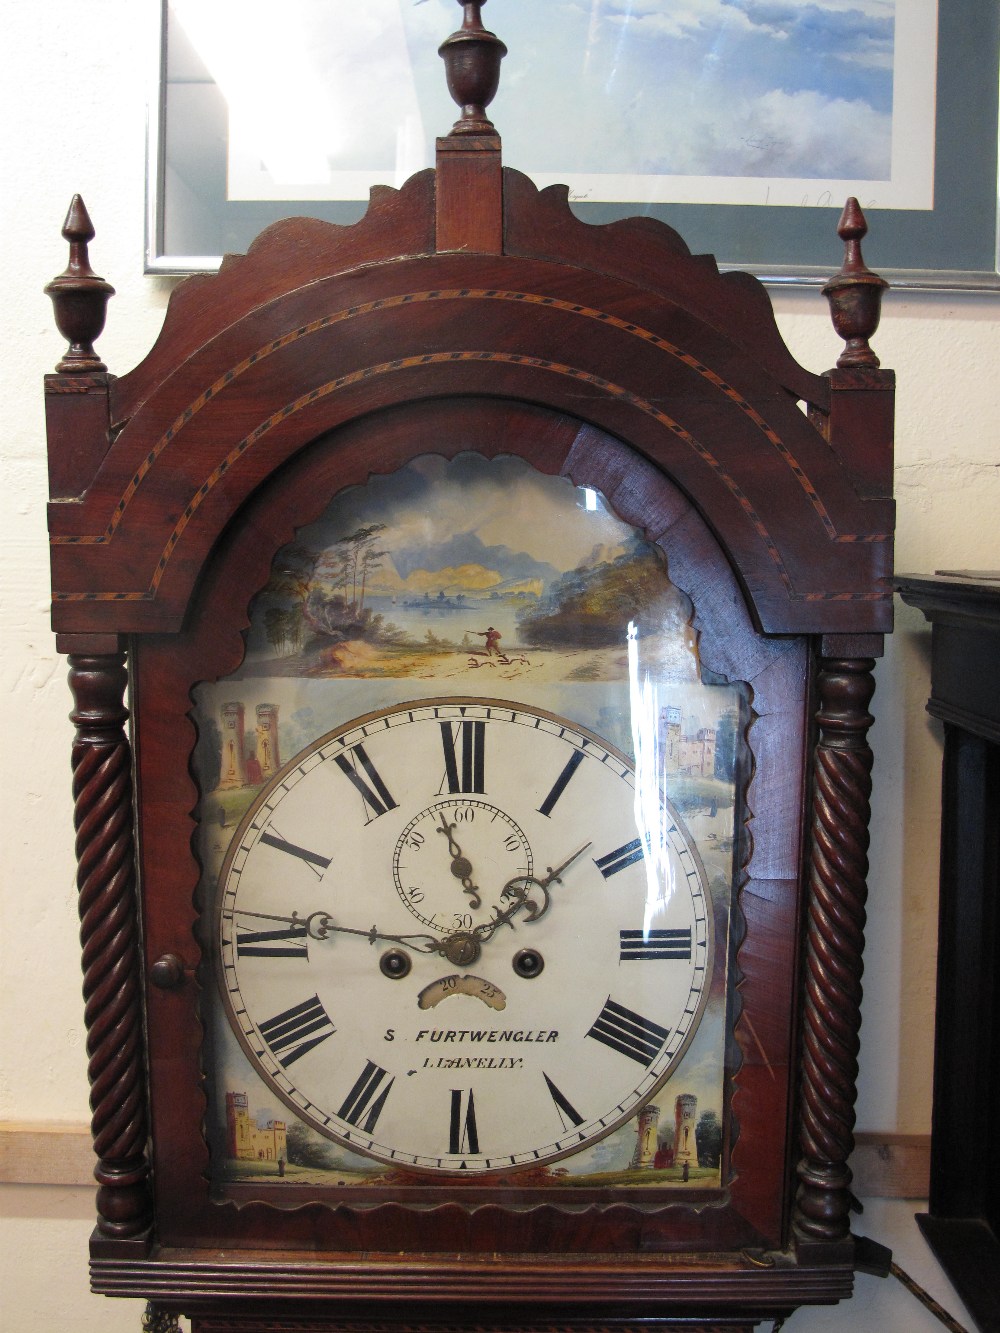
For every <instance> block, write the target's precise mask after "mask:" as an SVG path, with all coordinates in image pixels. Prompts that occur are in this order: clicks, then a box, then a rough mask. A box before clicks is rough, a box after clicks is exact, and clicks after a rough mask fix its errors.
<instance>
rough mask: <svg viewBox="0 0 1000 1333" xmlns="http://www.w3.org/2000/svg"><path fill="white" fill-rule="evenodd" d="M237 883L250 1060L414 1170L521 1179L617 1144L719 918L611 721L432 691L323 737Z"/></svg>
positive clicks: (228, 877) (276, 804)
mask: <svg viewBox="0 0 1000 1333" xmlns="http://www.w3.org/2000/svg"><path fill="white" fill-rule="evenodd" d="M220 886H221V888H220V906H219V914H218V941H219V943H218V948H219V957H220V964H221V972H222V977H223V993H224V996H225V999H226V1005H227V1009H228V1014H229V1019H230V1022H231V1023H232V1025H233V1028H234V1030H235V1031H236V1033H237V1035H238V1037H239V1038H240V1041H241V1042H242V1044H243V1047H244V1049H245V1051H246V1052H247V1054H248V1056H249V1057H250V1059H251V1061H252V1063H253V1064H254V1065H255V1067H256V1068H257V1069H258V1071H259V1072H260V1074H261V1076H262V1077H263V1078H264V1079H265V1081H266V1082H267V1083H268V1084H269V1085H270V1086H271V1087H272V1088H273V1090H274V1091H275V1093H276V1094H277V1095H278V1096H279V1097H281V1098H282V1099H283V1100H284V1101H285V1102H286V1103H287V1104H288V1105H289V1106H290V1107H291V1108H292V1109H293V1110H294V1111H295V1112H296V1113H297V1114H298V1115H299V1116H300V1117H301V1118H302V1119H303V1120H305V1121H306V1122H307V1123H309V1124H310V1125H312V1126H313V1127H315V1128H316V1129H317V1130H319V1131H320V1132H321V1133H323V1134H326V1135H328V1136H329V1137H330V1138H333V1139H336V1140H339V1141H341V1142H342V1143H344V1144H346V1145H348V1146H349V1147H351V1148H353V1149H355V1150H357V1151H360V1152H363V1153H366V1154H369V1155H371V1156H373V1157H375V1158H378V1159H379V1160H381V1161H384V1162H389V1163H393V1164H396V1165H399V1166H406V1167H408V1168H412V1169H417V1170H423V1171H427V1172H438V1173H440V1172H450V1171H458V1170H461V1171H465V1172H468V1171H470V1170H471V1171H480V1172H495V1171H510V1170H511V1169H514V1168H517V1167H519V1166H531V1165H535V1164H538V1163H542V1162H547V1161H551V1160H553V1159H555V1158H558V1157H561V1156H564V1155H566V1154H567V1153H570V1152H573V1151H576V1150H577V1149H579V1148H580V1147H581V1146H583V1145H585V1144H587V1143H588V1142H591V1141H594V1140H596V1139H599V1138H601V1137H603V1136H604V1135H605V1134H607V1133H609V1132H610V1131H611V1130H612V1129H614V1128H615V1127H616V1126H617V1125H618V1124H620V1123H621V1122H622V1121H623V1120H625V1119H627V1118H629V1117H630V1116H632V1115H634V1114H635V1113H636V1111H637V1110H638V1109H639V1108H640V1107H641V1106H642V1104H643V1103H644V1102H645V1101H647V1100H648V1099H649V1098H650V1097H651V1096H652V1095H653V1093H654V1092H655V1091H656V1089H657V1088H658V1087H659V1086H660V1084H661V1083H662V1082H663V1080H664V1079H665V1078H666V1076H667V1075H668V1074H669V1073H670V1071H671V1070H672V1069H673V1068H674V1067H675V1066H676V1064H677V1063H678V1061H679V1060H680V1058H681V1056H682V1054H683V1052H684V1050H685V1048H686V1046H687V1043H688V1041H689V1040H690V1038H691V1036H692V1035H693V1033H694V1030H695V1028H696V1026H697V1023H698V1020H699V1018H700V1016H701V1011H702V1008H703V1003H704V1001H705V999H706V992H707V985H708V978H709V976H710V966H711V953H712V927H711V911H710V907H709V902H708V896H707V889H706V885H705V879H704V871H703V870H702V868H701V864H700V861H699V859H698V856H697V853H696V852H695V851H694V848H693V845H692V843H691V840H690V838H689V837H688V835H687V833H686V831H685V829H684V827H683V824H682V822H681V820H680V818H679V816H678V815H677V813H676V812H675V811H674V810H673V809H672V807H671V806H670V805H669V803H668V802H667V801H665V800H664V799H663V797H662V794H661V793H660V792H659V791H655V792H648V791H637V790H636V780H635V772H634V769H633V767H632V765H631V764H630V763H629V761H628V760H627V759H626V758H625V757H624V756H623V755H621V754H620V753H619V752H617V751H615V750H612V749H611V748H610V747H608V746H607V745H606V744H605V743H604V742H602V741H601V740H600V739H599V738H598V737H597V736H596V735H594V734H593V733H591V732H588V731H586V730H584V729H583V728H581V727H579V726H576V725H575V724H573V723H571V722H568V721H566V720H565V719H563V718H559V717H555V716H554V715H551V714H547V713H543V712H540V711H538V710H534V709H530V708H527V707H524V706H522V705H518V704H508V703H504V702H502V701H499V700H484V699H478V700H466V699H436V700H427V701H421V702H419V703H413V704H409V705H406V706H404V707H397V708H392V709H388V710H384V711H382V712H379V713H376V714H372V715H369V716H366V717H363V718H359V719H357V720H355V721H354V722H352V723H350V724H349V725H348V726H346V727H344V728H342V729H339V730H338V731H336V732H333V733H331V734H329V735H327V736H324V737H323V738H322V739H321V740H319V741H317V742H316V743H315V744H314V745H311V746H310V747H309V748H308V749H306V750H304V751H303V752H302V753H301V754H299V755H297V756H296V757H295V758H294V759H293V760H292V761H291V762H290V763H289V764H287V765H286V766H285V768H284V769H283V770H282V771H281V773H279V774H278V776H277V777H276V778H275V779H274V780H273V781H272V782H271V783H270V784H269V785H268V786H267V787H266V788H265V789H264V790H263V791H262V792H261V794H260V796H259V797H258V798H257V800H256V801H255V802H254V804H253V806H252V807H251V808H250V810H249V811H248V813H247V815H246V817H245V819H244V820H243V822H242V823H241V825H240V827H239V829H238V830H237V832H236V835H235V837H234V839H233V842H232V844H231V847H230V851H229V853H228V855H227V857H226V861H225V864H224V866H223V870H222V875H221V879H220ZM414 889H415V890H416V900H415V895H414V894H413V892H412V890H414ZM474 900H478V901H474Z"/></svg>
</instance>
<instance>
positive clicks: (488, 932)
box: [472, 842, 593, 941]
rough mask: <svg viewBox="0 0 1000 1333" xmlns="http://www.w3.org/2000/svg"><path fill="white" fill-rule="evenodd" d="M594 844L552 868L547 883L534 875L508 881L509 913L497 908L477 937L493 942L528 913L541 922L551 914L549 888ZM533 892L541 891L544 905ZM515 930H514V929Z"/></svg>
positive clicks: (504, 893) (475, 932) (476, 932)
mask: <svg viewBox="0 0 1000 1333" xmlns="http://www.w3.org/2000/svg"><path fill="white" fill-rule="evenodd" d="M592 846H593V843H590V842H585V843H584V845H583V846H582V847H581V848H579V850H577V851H575V852H574V853H573V855H572V856H567V858H566V860H565V861H563V862H562V863H561V864H560V865H557V866H556V867H555V868H554V869H553V868H552V867H551V866H550V867H549V869H548V873H547V874H546V875H545V877H544V879H536V878H535V877H534V875H517V876H515V878H514V879H511V880H508V881H507V883H506V884H505V885H504V887H503V891H502V893H501V895H500V896H501V897H502V898H511V899H513V902H512V903H511V905H510V907H508V908H507V909H506V911H501V910H500V908H499V907H497V908H494V911H495V916H493V918H492V919H491V920H489V921H484V922H483V923H482V924H481V925H478V926H476V928H475V930H473V932H472V933H473V935H475V937H476V939H478V940H480V941H484V940H488V939H492V937H493V935H494V934H495V933H496V932H497V930H499V928H500V927H501V926H509V925H510V924H511V921H512V920H513V918H514V917H515V916H517V914H518V913H519V912H520V911H522V910H524V911H526V912H527V917H526V919H527V920H528V921H537V920H538V918H539V917H540V916H544V915H545V913H546V912H547V911H548V910H549V904H550V902H551V898H550V896H549V885H550V884H555V883H558V882H559V876H560V875H561V874H562V873H563V871H564V870H566V869H567V868H568V867H569V866H571V865H572V864H573V862H574V861H576V860H577V859H578V858H579V857H581V856H582V855H583V854H584V852H585V851H586V850H587V849H588V847H592ZM532 889H541V891H542V902H541V904H539V903H537V902H536V901H535V900H534V898H533V897H532ZM511 928H512V929H513V927H511Z"/></svg>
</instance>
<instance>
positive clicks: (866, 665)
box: [794, 657, 875, 1241]
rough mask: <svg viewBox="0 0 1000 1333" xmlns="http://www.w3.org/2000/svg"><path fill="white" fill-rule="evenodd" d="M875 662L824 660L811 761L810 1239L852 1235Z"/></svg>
mask: <svg viewBox="0 0 1000 1333" xmlns="http://www.w3.org/2000/svg"><path fill="white" fill-rule="evenodd" d="M874 665H875V662H874V659H872V658H869V657H864V658H824V659H823V660H822V661H821V663H820V674H819V681H818V685H819V711H818V712H817V715H816V718H817V722H818V724H819V739H818V741H817V744H816V749H815V752H814V758H813V797H812V827H811V846H810V852H809V906H808V918H807V923H806V964H805V970H806V975H805V1006H804V1014H803V1054H802V1085H801V1095H800V1110H799V1139H800V1146H801V1150H802V1157H801V1160H800V1161H799V1164H798V1168H797V1170H798V1177H799V1188H798V1193H797V1196H796V1205H795V1218H794V1222H795V1229H796V1231H797V1233H798V1234H799V1235H800V1236H801V1237H803V1238H807V1239H811V1240H827V1241H835V1240H843V1239H845V1238H846V1237H847V1236H848V1235H849V1233H850V1222H849V1212H850V1206H851V1192H850V1186H851V1172H850V1169H849V1167H848V1165H847V1159H848V1158H849V1157H850V1155H851V1151H852V1149H853V1147H854V1101H855V1097H856V1095H857V1088H856V1083H857V1075H858V1059H857V1057H858V1045H859V1042H858V1033H859V1030H860V1027H861V972H862V961H861V952H862V948H863V946H864V930H865V900H866V898H867V892H868V890H867V876H868V820H869V816H870V813H871V806H870V798H871V785H872V784H871V769H872V752H871V749H870V748H869V746H868V740H867V735H868V729H869V727H870V726H871V724H872V721H873V719H872V717H871V715H870V714H869V712H868V705H869V703H870V702H871V698H872V694H873V693H874V691H875V682H874V680H873V678H872V674H871V672H872V668H873V667H874Z"/></svg>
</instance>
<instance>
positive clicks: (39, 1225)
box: [0, 0, 1000, 1333]
mask: <svg viewBox="0 0 1000 1333" xmlns="http://www.w3.org/2000/svg"><path fill="white" fill-rule="evenodd" d="M155 9H156V4H155V3H154V0H91V3H90V4H87V5H81V4H80V3H79V2H78V0H45V3H40V4H37V5H25V4H20V5H19V4H11V3H8V4H6V5H4V9H3V12H4V28H5V33H4V47H5V53H6V55H7V60H6V61H5V73H4V78H3V79H2V80H0V116H2V120H0V123H2V124H3V125H4V127H5V132H4V135H3V136H2V140H0V164H2V176H0V181H2V184H0V209H2V213H0V219H2V225H0V245H2V246H3V272H4V277H3V300H2V303H0V311H2V313H0V320H2V321H3V337H2V340H0V349H2V350H0V382H2V389H3V394H2V402H3V403H4V405H5V409H6V410H5V422H6V425H5V429H4V431H3V434H2V436H0V460H2V477H3V486H2V492H0V504H2V506H3V511H2V519H0V543H2V546H3V565H2V568H3V570H4V579H3V590H2V593H0V622H2V630H3V635H4V638H3V644H4V648H3V653H2V661H0V699H2V704H3V718H2V734H3V736H4V739H5V747H4V752H5V756H6V764H5V768H6V775H5V781H4V800H3V811H4V831H3V866H4V875H3V879H2V883H0V913H2V916H0V1015H2V1032H0V1119H20V1120H56V1121H67V1122H80V1121H83V1120H85V1119H86V1118H87V1115H88V1111H87V1087H86V1077H85V1068H86V1060H85V1055H84V1049H83V1031H82V1002H81V999H80V980H79V975H80V973H79V951H78V944H77V920H76V907H75V892H74V867H73V856H72V842H73V839H72V826H71V802H70V786H69V761H68V754H69V741H70V735H71V729H70V726H69V723H68V722H67V721H66V714H67V712H68V711H69V707H70V698H69V693H68V690H67V687H66V685H65V668H64V663H63V661H62V659H60V658H59V657H58V656H57V655H56V653H55V649H54V643H53V639H52V636H51V634H50V632H49V628H48V557H47V550H46V532H45V501H46V492H47V487H46V470H45V433H44V425H43V414H42V375H43V373H44V372H45V371H47V370H49V369H51V368H52V367H53V366H54V363H55V362H56V360H57V359H58V357H59V356H60V354H61V352H62V342H61V340H60V338H59V336H58V334H57V333H56V330H55V327H54V325H53V323H52V319H51V314H50V306H49V302H48V300H47V298H45V297H44V296H43V295H42V291H41V288H42V286H43V285H44V283H45V282H46V281H47V280H48V279H49V278H51V277H52V276H54V275H55V274H56V273H58V272H60V271H61V270H62V268H63V266H64V264H65V256H66V247H65V244H64V242H63V241H62V240H61V238H60V235H59V229H60V226H61V224H62V221H63V218H64V216H65V212H66V208H67V205H68V203H69V200H70V197H71V196H72V194H73V193H74V192H75V191H80V192H81V193H82V194H83V196H84V199H85V200H86V202H87V205H88V207H89V208H90V211H91V215H92V217H93V220H94V223H95V226H96V228H97V233H98V235H97V239H96V241H95V242H94V244H93V246H92V248H91V249H92V261H93V264H94V267H95V269H96V270H97V271H98V272H99V273H101V274H102V275H103V276H104V277H106V278H107V279H108V280H109V281H111V282H112V283H113V284H114V285H115V287H116V288H117V290H118V295H117V296H116V297H115V298H114V299H113V301H112V302H111V306H110V313H109V321H108V328H107V331H106V332H105V334H104V336H103V337H102V339H101V341H100V343H99V349H100V351H101V354H102V355H103V357H104V359H105V360H106V361H107V363H108V365H109V367H110V368H111V369H112V370H113V371H116V372H118V373H122V372H124V371H125V370H127V369H129V368H131V366H132V365H133V364H134V363H135V362H136V361H137V360H138V359H139V358H140V357H141V356H142V355H143V354H144V352H145V351H146V350H147V349H148V348H149V346H150V344H151V343H152V341H153V339H154V337H155V335H156V333H157V331H158V329H159V326H160V323H161V320H162V314H163V309H164V305H165V302H166V297H167V294H168V291H169V285H170V284H169V283H168V282H167V281H166V280H162V279H161V280H154V279H150V278H145V277H143V276H142V243H143V182H144V116H145V101H146V93H147V85H148V74H149V68H148V67H149V63H150V60H151V58H152V49H153V42H154V41H155V26H156V25H155ZM870 221H871V223H872V225H873V226H876V227H877V225H878V217H877V215H875V216H874V217H873V218H871V219H870ZM834 225H835V219H834V218H833V217H832V216H831V249H830V254H831V271H833V269H834V268H836V266H837V264H838V263H839V255H838V250H839V245H838V242H837V241H836V237H835V236H834V235H833V234H832V228H833V226H834ZM691 239H692V240H694V239H695V238H691ZM776 304H777V308H778V314H779V319H780V322H781V326H782V329H783V332H784V333H785V336H786V338H787V340H788V342H789V345H790V347H791V348H792V350H793V352H794V353H795V354H796V355H797V357H798V358H799V360H801V361H802V362H803V363H804V364H805V365H807V366H808V367H809V368H810V369H812V370H817V371H820V370H823V369H825V368H826V367H828V366H829V365H831V364H832V363H833V361H834V360H835V358H836V356H837V354H838V351H839V347H840V344H839V341H838V340H837V338H836V337H835V335H834V333H833V330H832V328H831V326H830V323H829V319H828V316H827V313H826V309H825V302H824V301H823V299H822V298H821V297H820V296H819V295H817V294H815V293H810V292H784V293H781V294H779V295H778V296H777V297H776ZM998 310H1000V306H998V302H997V299H996V298H993V297H988V296H971V297H954V296H943V295H939V296H925V297H905V296H902V295H896V294H890V296H889V297H888V299H887V301H886V307H885V313H884V319H883V327H882V330H881V331H880V333H879V335H878V336H877V338H876V339H875V347H876V349H877V350H878V352H879V354H880V356H881V357H882V361H883V364H884V365H888V366H893V367H895V368H896V370H897V372H898V375H899V400H898V401H899V413H898V433H897V439H898V446H897V458H898V463H897V474H896V488H897V496H898V501H899V515H898V517H899V541H898V548H897V550H898V556H897V568H899V569H900V570H904V571H913V572H917V571H930V570H933V569H935V568H980V569H986V568H990V567H993V568H997V567H998V566H1000V552H998V537H997V519H996V515H997V514H998V513H1000V448H998V445H997V441H996V429H997V423H998V421H1000V401H998V398H1000V389H998V377H997V374H996V367H997V362H998V351H1000V346H998V344H1000V322H998V320H997V314H998ZM897 623H898V631H897V634H896V637H895V639H894V640H893V642H892V643H891V645H890V649H889V652H888V654H887V656H886V658H885V660H884V661H883V662H882V663H881V664H880V667H879V669H878V692H877V694H876V699H875V705H874V711H875V712H876V715H877V723H876V726H875V728H874V733H873V742H874V745H875V747H876V756H877V758H876V771H875V779H876V797H875V812H874V820H873V839H874V847H873V856H872V874H871V904H870V930H869V948H868V963H867V971H866V994H865V1015H864V1030H863V1034H862V1036H863V1047H862V1053H861V1076H860V1095H859V1104H858V1109H859V1118H858V1124H859V1128H860V1129H864V1130H882V1131H893V1130H896V1131H900V1132H915V1133H920V1132H927V1131H928V1129H929V1125H930V1116H929V1111H930V1065H931V1037H932V1003H933V984H934V938H935V924H936V875H937V837H938V782H939V758H940V737H939V734H938V730H937V727H936V725H935V724H934V723H932V722H931V721H929V720H928V719H927V717H926V715H925V713H924V711H923V709H924V703H925V701H926V696H927V690H928V657H929V634H928V631H927V629H926V627H925V625H924V623H923V620H922V617H921V616H920V615H919V613H915V612H913V611H911V610H909V609H908V608H901V610H900V614H899V617H898V622H897ZM15 762H16V767H15ZM90 1217H91V1212H90V1205H89V1201H88V1200H87V1199H86V1198H85V1197H83V1192H81V1191H70V1190H62V1189H53V1188H43V1187H40V1188H36V1189H34V1190H25V1189H23V1188H7V1189H2V1190H0V1236H2V1238H3V1245H2V1248H3V1249H4V1250H5V1251H6V1259H5V1264H6V1266H7V1267H8V1270H9V1271H8V1274H7V1277H8V1279H9V1281H6V1282H5V1281H4V1280H3V1275H2V1274H0V1293H2V1292H3V1291H6V1293H7V1295H6V1297H4V1296H3V1295H2V1294H0V1302H4V1304H0V1315H3V1320H2V1322H3V1326H4V1328H5V1330H7V1333H20V1330H21V1329H22V1328H23V1329H24V1330H27V1329H28V1328H29V1327H31V1328H36V1327H59V1326H63V1325H64V1324H66V1325H68V1323H69V1322H70V1320H69V1319H68V1318H64V1317H63V1312H64V1311H68V1310H73V1319H72V1322H73V1325H74V1326H75V1327H77V1328H79V1329H80V1330H82V1333H87V1330H90V1329H93V1330H95V1333H96V1330H97V1329H98V1328H99V1327H100V1328H101V1329H102V1330H107V1329H109V1328H117V1327H118V1326H119V1325H120V1326H121V1327H122V1328H126V1327H132V1328H136V1327H137V1313H136V1311H135V1307H134V1305H133V1303H131V1302H129V1303H115V1308H114V1309H113V1311H112V1313H111V1314H109V1313H108V1310H107V1305H108V1303H106V1302H102V1301H100V1300H98V1299H97V1298H95V1297H89V1296H85V1295H83V1293H84V1292H85V1268H86V1253H85V1248H86V1247H85V1237H86V1235H87V1232H88V1230H89V1221H90ZM32 1255H36V1256H38V1257H37V1258H36V1260H35V1268H32V1267H31V1262H32V1260H31V1256H32ZM42 1255H44V1258H43V1257H41V1256H42ZM32 1291H34V1292H35V1296H34V1299H33V1300H32V1298H31V1296H30V1293H31V1292H32ZM29 1301H30V1302H31V1304H30V1308H29V1304H28V1303H29ZM77 1302H80V1305H79V1308H74V1307H76V1306H77ZM903 1326H904V1325H900V1327H903ZM883 1327H884V1325H883Z"/></svg>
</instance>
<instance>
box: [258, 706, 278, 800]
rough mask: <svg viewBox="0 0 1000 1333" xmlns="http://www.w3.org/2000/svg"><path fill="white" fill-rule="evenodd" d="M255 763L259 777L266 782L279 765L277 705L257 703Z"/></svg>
mask: <svg viewBox="0 0 1000 1333" xmlns="http://www.w3.org/2000/svg"><path fill="white" fill-rule="evenodd" d="M257 763H258V764H259V765H260V776H261V779H262V780H263V781H264V782H266V781H267V780H268V778H272V777H274V775H275V773H277V771H278V769H279V768H280V767H281V757H280V755H279V754H278V705H277V704H258V705H257Z"/></svg>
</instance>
